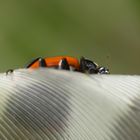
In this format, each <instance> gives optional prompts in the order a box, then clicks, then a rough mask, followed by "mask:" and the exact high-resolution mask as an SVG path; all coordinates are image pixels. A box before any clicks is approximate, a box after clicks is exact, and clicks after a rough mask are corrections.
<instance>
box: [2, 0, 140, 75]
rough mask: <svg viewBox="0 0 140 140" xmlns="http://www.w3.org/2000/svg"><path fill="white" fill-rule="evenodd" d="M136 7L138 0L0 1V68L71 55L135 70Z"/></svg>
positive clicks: (139, 27) (138, 54)
mask: <svg viewBox="0 0 140 140" xmlns="http://www.w3.org/2000/svg"><path fill="white" fill-rule="evenodd" d="M139 8H140V2H139V1H138V0H0V64H1V65H0V72H4V71H6V70H7V69H9V68H14V69H15V68H21V67H23V66H24V65H25V64H26V63H27V62H28V61H30V60H31V59H32V58H36V57H38V56H42V57H46V56H48V57H50V56H56V55H70V56H74V57H81V56H85V57H88V58H90V59H92V60H94V61H95V62H97V63H98V64H100V65H104V66H107V67H109V69H110V71H111V73H113V74H140V63H139V59H140V10H139Z"/></svg>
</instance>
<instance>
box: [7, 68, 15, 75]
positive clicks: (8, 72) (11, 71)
mask: <svg viewBox="0 0 140 140" xmlns="http://www.w3.org/2000/svg"><path fill="white" fill-rule="evenodd" d="M13 72H14V70H13V69H9V70H7V71H6V75H8V74H10V73H13Z"/></svg>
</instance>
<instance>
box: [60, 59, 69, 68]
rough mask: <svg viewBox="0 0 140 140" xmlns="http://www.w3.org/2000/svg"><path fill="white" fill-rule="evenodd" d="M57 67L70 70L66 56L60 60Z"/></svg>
mask: <svg viewBox="0 0 140 140" xmlns="http://www.w3.org/2000/svg"><path fill="white" fill-rule="evenodd" d="M58 69H63V70H70V67H69V64H68V62H67V59H66V58H63V59H61V60H60V62H59V65H58Z"/></svg>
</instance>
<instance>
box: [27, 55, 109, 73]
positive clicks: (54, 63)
mask: <svg viewBox="0 0 140 140" xmlns="http://www.w3.org/2000/svg"><path fill="white" fill-rule="evenodd" d="M39 67H47V68H57V69H64V70H73V71H79V72H83V73H89V74H95V73H101V74H108V73H109V70H108V69H107V68H105V67H99V66H98V65H97V64H96V63H95V62H93V61H91V60H89V59H86V58H84V57H82V58H81V59H80V61H79V60H78V59H77V58H74V57H70V56H56V57H46V58H41V57H39V58H36V59H34V60H33V61H32V62H30V63H29V64H28V65H27V66H26V68H33V69H34V68H39Z"/></svg>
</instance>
